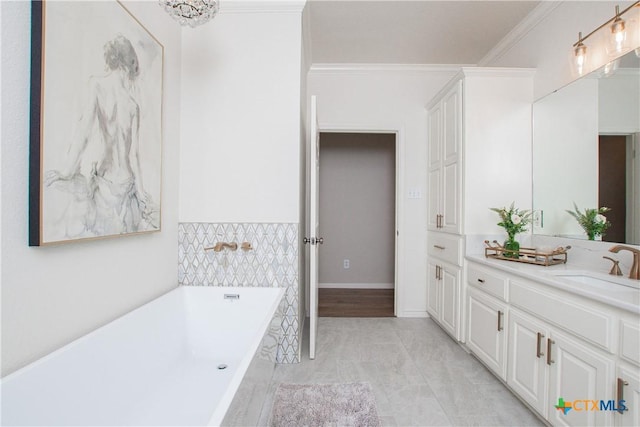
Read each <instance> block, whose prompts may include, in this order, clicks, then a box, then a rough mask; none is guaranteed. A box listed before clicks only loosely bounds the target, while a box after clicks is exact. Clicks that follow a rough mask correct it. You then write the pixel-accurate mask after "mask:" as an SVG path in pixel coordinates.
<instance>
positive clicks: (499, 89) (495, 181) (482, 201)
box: [463, 68, 533, 239]
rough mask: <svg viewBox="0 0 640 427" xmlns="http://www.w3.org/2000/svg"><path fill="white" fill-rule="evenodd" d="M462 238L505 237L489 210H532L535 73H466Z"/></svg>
mask: <svg viewBox="0 0 640 427" xmlns="http://www.w3.org/2000/svg"><path fill="white" fill-rule="evenodd" d="M464 73H465V75H466V76H467V77H466V78H465V80H464V99H465V100H464V105H463V108H464V113H463V115H464V203H463V206H464V234H465V235H467V236H470V235H480V236H484V237H483V239H486V234H487V233H496V234H502V235H504V229H503V228H502V227H500V226H498V225H497V223H498V222H499V218H498V215H497V214H496V213H495V212H493V211H491V210H490V209H489V208H501V207H508V206H509V205H510V204H511V203H512V202H513V203H514V206H515V207H517V208H518V209H527V210H528V209H531V102H532V101H533V81H532V78H531V77H532V70H520V69H519V70H494V69H474V68H465V69H464Z"/></svg>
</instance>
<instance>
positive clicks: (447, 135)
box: [440, 81, 462, 234]
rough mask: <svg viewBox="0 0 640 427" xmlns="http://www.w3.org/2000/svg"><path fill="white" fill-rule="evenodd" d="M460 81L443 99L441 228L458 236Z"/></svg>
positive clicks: (459, 231)
mask: <svg viewBox="0 0 640 427" xmlns="http://www.w3.org/2000/svg"><path fill="white" fill-rule="evenodd" d="M461 150H462V81H459V82H458V83H457V84H456V85H455V86H454V87H453V88H452V89H451V90H450V91H449V92H448V93H447V95H445V97H444V98H443V99H442V175H441V176H442V189H441V191H442V196H441V207H440V210H441V212H440V214H442V215H443V219H442V220H441V227H440V228H441V229H442V231H446V232H449V233H456V234H460V233H461V232H462V229H461V223H460V218H461V211H460V208H461V202H462V194H461V189H462V186H461V179H462V170H461V163H460V157H461Z"/></svg>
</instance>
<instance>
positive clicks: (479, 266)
mask: <svg viewBox="0 0 640 427" xmlns="http://www.w3.org/2000/svg"><path fill="white" fill-rule="evenodd" d="M496 263H497V262H496ZM486 264H490V263H486ZM486 264H485V263H477V262H468V263H467V283H468V285H469V289H468V291H467V303H466V307H465V311H466V316H467V337H466V345H467V347H468V348H469V349H470V350H471V352H472V353H473V354H474V355H475V356H476V357H477V358H478V359H479V360H481V361H482V362H483V363H484V364H485V365H486V366H487V367H488V368H489V369H491V370H492V371H493V372H494V374H495V375H496V376H498V377H499V378H501V379H502V380H504V381H505V382H506V384H507V386H508V387H509V388H510V389H511V390H512V391H513V392H514V393H516V394H517V395H518V396H519V397H520V398H521V399H522V400H523V401H524V402H526V403H527V404H528V405H529V406H530V407H531V408H532V409H534V410H535V411H537V412H538V413H539V414H540V416H542V417H543V418H545V419H546V420H547V421H548V422H549V423H550V424H552V425H566V426H611V425H617V426H632V425H633V426H638V425H640V315H639V314H638V313H633V312H629V311H627V310H623V309H620V308H617V307H615V306H611V305H609V304H605V303H602V302H601V301H599V300H598V301H595V300H592V299H589V298H586V297H585V296H583V295H581V294H580V292H576V291H569V290H564V289H562V287H554V286H551V285H550V284H549V283H547V282H544V279H539V278H538V277H537V276H536V274H539V273H538V271H537V270H529V271H530V272H532V273H531V274H529V276H531V277H527V278H525V277H521V276H518V275H515V274H511V273H509V269H508V268H505V269H500V268H492V267H489V266H488V265H486ZM503 264H505V263H503ZM506 264H509V263H506ZM533 268H536V267H533ZM501 312H502V313H503V314H499V313H501ZM499 317H501V318H502V320H503V321H504V323H501V320H500V318H499ZM501 325H502V328H503V331H499V329H500V326H501ZM501 334H502V335H501ZM559 399H563V400H564V402H571V403H573V404H574V407H573V408H572V409H570V410H568V411H567V412H566V413H565V412H564V411H562V410H559V409H557V408H556V406H558V405H559V403H560V402H559ZM620 400H625V401H626V403H625V406H626V408H627V411H624V412H618V411H614V410H612V409H614V408H615V409H620V408H621V406H620ZM594 402H595V403H594ZM601 402H602V403H601ZM594 405H596V406H597V407H598V410H594ZM601 405H604V406H605V408H604V409H605V410H603V407H601Z"/></svg>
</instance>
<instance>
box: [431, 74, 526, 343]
mask: <svg viewBox="0 0 640 427" xmlns="http://www.w3.org/2000/svg"><path fill="white" fill-rule="evenodd" d="M532 102H533V71H532V70H529V69H511V68H462V69H461V71H460V73H459V74H458V75H457V76H456V77H455V78H454V79H453V80H452V81H451V82H449V83H448V84H447V85H446V86H445V87H444V88H443V89H442V90H441V91H440V92H439V93H438V94H437V95H436V96H435V97H434V99H433V100H432V101H431V102H430V103H429V104H428V105H427V125H428V133H427V135H428V138H429V141H428V150H427V152H428V155H429V158H428V161H427V165H428V173H427V176H428V185H427V188H428V190H429V194H428V198H427V201H428V207H427V212H428V218H427V230H428V233H427V244H428V248H427V258H428V259H427V265H428V266H429V267H428V276H427V290H426V293H427V312H428V313H429V315H430V316H431V317H432V318H433V319H434V320H435V321H436V322H438V323H439V324H440V326H442V327H443V329H444V330H445V331H447V332H448V333H449V334H450V335H451V336H452V337H454V338H455V339H456V340H458V341H462V342H464V337H465V333H464V329H465V328H464V324H465V322H464V319H463V315H464V311H465V310H464V301H465V288H464V286H463V283H464V278H463V266H464V253H465V236H468V235H471V234H480V233H482V234H483V235H486V233H487V232H491V230H495V232H496V233H500V232H501V231H500V230H498V229H497V226H496V223H497V222H498V221H497V219H496V217H495V213H494V212H491V211H490V210H489V208H490V207H501V206H506V205H508V204H509V203H511V202H513V201H514V202H516V204H517V205H518V206H519V207H522V208H528V207H530V205H531V190H530V188H531V182H530V180H531V173H530V172H531V166H530V163H531V105H532ZM504 159H508V161H507V162H506V163H505V161H504Z"/></svg>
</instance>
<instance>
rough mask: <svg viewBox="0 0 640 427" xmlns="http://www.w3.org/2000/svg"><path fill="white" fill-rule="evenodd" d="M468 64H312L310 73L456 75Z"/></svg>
mask: <svg viewBox="0 0 640 427" xmlns="http://www.w3.org/2000/svg"><path fill="white" fill-rule="evenodd" d="M467 66H470V65H468V64H435V65H434V64H361V63H317V64H312V65H311V69H310V70H309V72H310V73H371V72H376V73H379V72H392V73H396V72H412V73H454V72H458V71H460V69H461V68H462V67H467Z"/></svg>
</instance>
